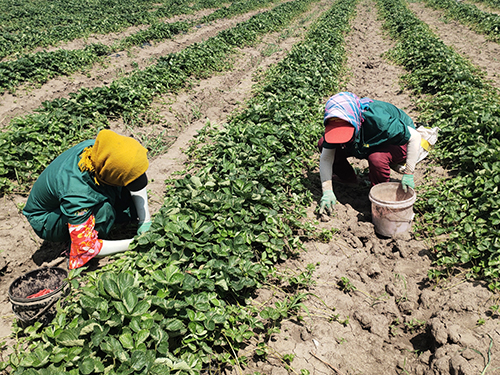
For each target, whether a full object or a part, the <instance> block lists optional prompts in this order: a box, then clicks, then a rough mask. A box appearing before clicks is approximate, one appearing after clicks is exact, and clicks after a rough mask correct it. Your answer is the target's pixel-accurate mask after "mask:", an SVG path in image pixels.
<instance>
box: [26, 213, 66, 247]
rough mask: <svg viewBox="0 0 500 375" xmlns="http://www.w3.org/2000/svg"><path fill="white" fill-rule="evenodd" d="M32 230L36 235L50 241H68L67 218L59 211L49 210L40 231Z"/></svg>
mask: <svg viewBox="0 0 500 375" xmlns="http://www.w3.org/2000/svg"><path fill="white" fill-rule="evenodd" d="M34 230H35V233H36V234H37V235H38V237H40V238H43V239H44V240H47V241H50V242H65V241H69V231H68V218H67V217H66V216H64V215H63V214H62V213H61V211H58V212H49V214H48V215H47V218H46V220H45V223H44V225H43V228H42V229H41V230H40V231H37V230H36V229H34Z"/></svg>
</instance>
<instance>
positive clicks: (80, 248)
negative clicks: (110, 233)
mask: <svg viewBox="0 0 500 375" xmlns="http://www.w3.org/2000/svg"><path fill="white" fill-rule="evenodd" d="M94 228H95V217H94V215H91V216H90V217H89V218H88V219H87V221H86V222H85V223H83V224H68V229H69V236H70V238H71V250H70V254H69V269H75V268H79V267H82V266H84V265H85V264H87V262H88V261H89V260H91V259H92V258H93V257H95V256H96V255H97V254H99V252H100V251H101V248H102V240H100V239H99V238H97V231H96V230H95V229H94Z"/></svg>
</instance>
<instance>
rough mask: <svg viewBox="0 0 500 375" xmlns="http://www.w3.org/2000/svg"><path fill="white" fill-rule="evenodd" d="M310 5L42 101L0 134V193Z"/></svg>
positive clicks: (222, 63) (224, 63)
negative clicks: (110, 120) (93, 85)
mask: <svg viewBox="0 0 500 375" xmlns="http://www.w3.org/2000/svg"><path fill="white" fill-rule="evenodd" d="M312 1H313V0H295V1H292V2H288V3H284V4H281V5H278V6H277V7H275V8H274V9H272V10H270V11H267V12H264V13H261V14H257V15H255V16H253V17H252V18H250V19H249V20H248V21H245V22H242V23H240V24H238V25H237V26H235V27H234V28H232V29H229V30H225V31H222V32H220V33H219V34H218V35H217V36H215V37H212V38H210V39H208V40H207V41H205V42H203V43H197V44H193V45H191V46H189V47H187V48H186V49H184V50H182V51H180V52H178V53H172V54H169V55H167V56H164V57H162V58H160V59H159V60H158V63H157V64H156V65H153V66H150V67H148V68H146V69H145V70H142V71H141V70H137V71H134V72H133V73H132V74H131V75H130V76H128V77H124V78H121V79H118V80H115V81H113V82H112V83H111V85H110V86H103V87H97V88H94V89H82V90H80V91H79V92H78V93H74V94H71V95H70V98H69V99H66V98H61V99H56V100H53V101H51V102H44V103H43V108H40V109H38V110H37V112H38V113H36V114H32V115H28V116H25V117H23V118H15V119H14V120H12V122H11V124H10V126H9V128H8V129H7V131H6V132H3V133H1V134H0V153H1V154H2V155H3V158H2V159H0V192H2V193H4V194H5V193H6V192H8V191H11V190H13V189H18V191H19V190H20V189H22V188H23V186H26V184H29V183H30V182H31V181H33V179H35V178H36V177H37V176H38V174H39V173H40V172H41V171H42V170H43V169H44V168H46V167H47V165H48V164H49V163H50V162H51V161H52V160H53V158H54V157H55V155H58V154H60V153H61V152H62V151H65V150H66V149H67V148H69V147H70V146H71V145H73V144H75V143H76V142H78V141H80V140H82V139H87V138H93V137H94V135H95V133H96V129H99V128H102V127H106V126H107V119H108V118H113V117H119V116H123V117H124V118H125V120H126V121H133V120H134V119H135V118H136V117H135V116H136V115H137V113H138V112H140V111H143V110H145V109H147V108H148V107H149V105H150V104H151V101H152V100H153V98H154V97H156V96H158V95H160V94H162V93H166V92H172V91H175V90H178V89H180V88H182V87H184V86H185V85H186V83H187V82H188V80H189V78H190V77H191V76H197V77H208V76H209V75H210V74H213V73H214V72H217V71H222V70H224V69H226V68H228V66H229V65H230V64H229V57H230V54H231V53H233V52H234V51H235V49H236V48H239V47H242V46H247V45H250V44H252V43H255V42H256V41H257V39H258V38H259V37H260V36H261V35H263V34H265V33H269V32H272V31H276V30H279V29H280V28H282V27H284V26H285V25H286V24H287V23H289V22H291V21H292V20H293V19H294V17H296V16H297V15H298V14H300V13H301V12H304V11H305V10H306V9H307V7H308V5H309V4H310V3H311V2H312Z"/></svg>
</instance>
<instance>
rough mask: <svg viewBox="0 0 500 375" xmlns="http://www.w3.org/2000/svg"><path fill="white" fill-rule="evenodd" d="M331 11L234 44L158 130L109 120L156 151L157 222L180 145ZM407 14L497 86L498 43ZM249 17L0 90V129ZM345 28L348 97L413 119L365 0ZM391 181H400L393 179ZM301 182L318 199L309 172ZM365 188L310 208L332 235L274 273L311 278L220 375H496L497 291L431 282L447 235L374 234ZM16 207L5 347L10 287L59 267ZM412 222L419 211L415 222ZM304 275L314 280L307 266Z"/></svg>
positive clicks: (4, 221) (170, 105) (7, 231)
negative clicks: (325, 210) (294, 309)
mask: <svg viewBox="0 0 500 375" xmlns="http://www.w3.org/2000/svg"><path fill="white" fill-rule="evenodd" d="M331 4H332V2H331V1H327V0H322V1H320V2H318V3H317V4H316V5H314V6H313V7H312V8H311V10H310V11H309V12H308V13H307V14H304V15H303V16H302V17H301V18H300V19H298V20H297V21H296V22H295V23H294V24H292V25H291V26H290V27H288V28H287V29H286V30H285V31H282V32H279V33H275V34H271V35H268V36H266V37H265V38H264V39H262V40H261V42H260V43H259V44H258V45H257V46H256V47H253V48H245V49H242V50H241V51H240V52H239V54H238V56H236V58H235V61H234V68H233V69H232V70H231V71H229V72H225V73H222V74H218V75H216V76H214V77H212V78H209V79H206V80H199V81H194V82H193V83H192V85H191V87H190V88H189V89H186V90H184V91H182V92H181V93H179V94H176V95H165V96H164V97H162V98H160V99H158V100H157V101H156V102H155V103H154V109H155V113H156V116H157V118H158V119H160V120H159V121H157V122H156V123H155V124H152V125H151V126H149V127H143V128H141V129H138V130H137V129H129V128H127V127H126V126H125V125H124V124H123V123H121V122H120V121H116V122H114V123H112V129H114V130H116V131H118V132H120V133H123V134H126V135H133V136H135V137H137V138H138V139H141V140H143V141H146V140H148V139H149V142H151V140H156V141H157V144H153V143H150V144H149V145H148V146H149V147H150V148H151V149H152V150H154V154H153V155H152V157H151V161H150V168H149V170H148V177H149V179H150V184H149V189H150V206H151V210H152V212H153V214H154V212H156V211H157V210H158V209H159V208H160V207H161V204H162V201H163V198H162V197H163V193H164V187H165V186H164V181H165V179H167V178H168V177H170V176H172V175H173V174H174V173H175V172H179V171H182V170H183V169H184V168H185V162H186V156H185V155H184V153H183V149H185V148H187V147H188V145H189V141H190V140H191V139H192V138H193V137H194V136H196V132H197V130H199V129H201V128H202V127H203V126H204V125H205V124H206V122H207V121H210V122H211V123H212V124H217V125H218V126H224V123H225V121H226V120H227V116H228V115H229V114H231V113H232V112H233V111H237V110H239V109H241V108H242V106H244V103H245V100H247V99H248V98H250V97H251V96H252V94H253V91H252V87H253V85H254V84H255V82H256V80H257V79H258V78H259V76H260V75H261V73H262V72H263V71H265V70H266V69H267V68H269V67H270V66H272V65H273V64H275V63H277V62H279V61H280V60H281V59H282V58H283V57H284V56H286V54H287V52H288V51H289V50H290V49H291V48H292V46H293V45H294V44H295V43H297V42H299V41H300V40H301V38H302V36H303V35H304V33H305V32H306V30H307V27H308V25H310V24H311V23H312V22H314V20H315V19H316V18H317V17H318V16H319V15H320V14H321V13H322V12H323V11H324V10H326V9H327V8H328V7H329V6H331ZM410 8H411V9H412V11H413V12H414V13H415V14H416V15H417V16H418V17H419V18H420V19H421V20H422V21H424V22H426V23H427V24H428V25H429V26H430V27H431V29H432V31H433V32H434V33H436V35H438V36H439V37H440V38H441V39H442V40H443V41H444V42H445V43H446V44H447V45H449V46H451V47H453V48H454V49H455V50H456V51H457V52H458V53H460V54H462V55H463V56H466V57H467V58H469V59H470V60H471V62H472V63H473V64H475V65H477V66H478V67H480V68H481V69H483V70H484V71H485V74H486V76H487V77H488V79H490V80H491V84H492V85H494V86H495V87H499V86H500V77H499V75H500V66H499V64H500V62H499V61H498V56H500V54H499V52H500V51H499V45H498V44H496V43H493V42H490V41H488V40H486V39H485V38H484V37H482V36H480V35H478V34H476V33H474V32H473V31H471V30H469V29H468V28H467V27H465V26H463V25H460V24H458V23H456V22H452V21H446V22H445V20H444V19H443V17H442V14H441V13H440V12H439V11H436V10H432V9H430V8H427V7H425V5H424V4H423V3H420V2H412V3H410ZM209 12H210V11H205V12H203V13H199V14H197V15H195V16H201V15H203V14H207V13H209ZM252 14H253V13H248V14H246V15H244V16H240V17H237V18H234V19H224V20H220V21H217V22H214V23H211V24H206V25H198V27H196V28H193V30H192V31H191V32H189V33H186V34H184V35H180V36H178V37H177V38H174V39H173V40H171V41H166V42H164V43H157V44H154V45H151V46H143V47H142V48H137V49H134V50H132V51H128V53H127V52H123V53H116V54H113V55H112V56H109V57H108V60H107V61H106V63H105V64H103V65H99V66H95V67H94V68H92V69H91V70H89V71H87V72H84V73H79V74H74V75H72V76H71V77H60V78H57V79H54V80H51V81H49V82H48V83H46V84H44V85H42V86H40V87H29V88H25V89H18V90H16V92H15V93H14V94H10V93H9V94H4V95H2V96H0V125H1V126H3V127H5V126H6V125H7V124H8V122H9V121H10V119H12V118H13V117H15V116H22V115H23V114H26V113H29V112H31V111H33V110H34V109H36V108H37V107H39V106H40V104H41V103H42V102H43V101H44V100H51V99H54V98H59V97H66V96H68V94H69V93H70V92H75V91H77V90H78V89H80V88H82V87H89V88H90V87H95V86H100V85H106V84H109V83H110V82H111V81H112V80H113V79H114V78H115V77H118V76H120V75H121V74H126V73H127V72H128V71H130V70H131V69H132V65H133V63H136V64H137V65H138V66H140V67H144V66H146V65H148V64H149V63H151V59H152V58H154V57H158V56H161V55H164V54H167V53H170V52H175V51H178V50H181V49H182V48H185V47H186V46H188V45H190V44H192V43H195V42H199V41H202V40H205V39H207V38H208V37H210V36H213V35H215V34H216V33H217V32H219V31H220V30H224V29H226V28H229V27H231V26H232V25H234V24H235V23H237V22H240V21H242V20H245V19H248V18H249V17H250V16H251V15H252ZM186 17H187V16H186ZM351 25H352V29H351V32H350V33H349V34H348V35H347V36H346V49H347V52H348V59H347V67H348V74H347V75H346V77H345V79H344V89H345V90H347V91H351V92H354V93H356V94H357V95H358V96H360V97H363V96H368V97H370V98H373V99H378V100H383V101H387V102H391V103H393V104H395V105H396V106H398V107H400V108H402V109H404V110H405V111H406V112H407V113H408V114H409V115H410V116H412V117H413V118H414V119H416V118H417V117H418V115H419V114H418V112H417V111H416V108H415V106H414V105H413V101H412V97H411V96H410V93H408V92H406V91H405V90H404V88H402V86H401V83H400V77H401V75H402V74H404V71H403V70H402V69H401V68H399V67H398V66H396V65H394V64H393V63H391V62H390V61H388V60H387V59H386V58H385V57H384V53H385V52H386V51H388V50H389V49H390V48H391V47H392V46H393V44H394V42H393V41H391V39H390V38H389V37H388V36H387V34H386V33H385V32H384V30H383V29H382V22H381V21H380V20H379V19H378V18H377V12H376V7H375V4H374V2H373V1H372V0H362V1H361V2H360V4H359V5H358V7H357V15H356V17H355V18H354V19H353V20H352V23H351ZM132 31H133V30H128V31H126V32H124V33H123V35H126V34H127V32H128V33H130V32H132ZM123 35H121V36H120V35H109V36H106V37H102V36H101V37H98V36H96V37H94V38H89V39H86V40H79V41H73V42H71V43H69V44H68V45H65V46H60V48H81V47H82V46H84V45H85V44H86V43H90V42H92V41H96V40H99V41H100V42H103V43H106V42H108V43H111V42H112V41H113V40H115V39H119V38H120V37H123ZM332 94H334V93H332ZM318 157H319V155H318ZM352 163H353V164H355V165H356V167H358V168H359V169H360V170H363V169H365V168H367V164H366V162H365V161H359V160H354V159H353V160H352ZM316 172H317V171H316ZM446 177H447V172H446V170H445V169H444V168H442V167H441V166H439V165H436V164H435V163H433V162H432V161H430V160H424V161H423V162H421V163H420V164H419V165H418V167H417V171H416V185H417V187H418V185H422V184H431V183H436V181H438V180H439V179H440V178H446ZM391 178H393V179H394V181H398V180H399V177H398V175H397V174H394V175H393V176H391ZM311 179H313V182H314V186H315V187H316V190H315V191H314V192H313V193H314V194H315V197H316V198H317V199H318V200H319V198H320V194H321V193H320V182H319V175H318V173H316V174H314V175H312V176H311ZM369 191H370V190H369V188H368V187H365V186H363V185H361V186H358V187H355V188H352V187H345V186H340V185H339V186H335V193H336V195H337V197H338V203H337V205H336V206H335V212H334V214H333V215H331V216H321V217H320V216H318V215H317V214H316V204H313V205H312V206H311V207H309V209H308V210H307V220H310V221H311V222H312V223H313V224H314V225H316V226H317V227H318V229H320V230H324V231H325V233H331V234H332V235H331V236H325V238H322V239H318V240H317V241H309V242H307V243H305V244H304V247H305V249H306V251H304V252H302V253H301V254H300V256H299V257H298V258H296V259H291V260H288V261H286V262H285V263H283V264H281V265H279V266H278V270H277V275H298V274H300V273H302V274H303V275H309V276H308V283H309V288H308V290H307V291H306V292H305V293H306V295H305V296H304V299H303V300H301V303H303V309H302V312H301V314H300V315H301V316H300V317H299V316H298V317H295V318H292V319H287V320H285V321H284V322H282V324H281V326H280V327H277V328H279V330H276V332H275V333H273V334H272V335H271V336H270V337H269V338H268V341H267V343H266V344H267V355H266V356H260V357H258V356H256V355H255V349H256V345H257V344H258V343H257V342H256V341H250V342H249V343H248V346H247V347H246V348H245V349H243V350H242V351H241V352H240V353H238V355H239V356H246V357H247V358H248V362H247V363H246V364H245V365H241V366H239V367H236V368H233V369H232V370H225V373H226V374H227V375H238V374H254V373H261V374H272V375H285V374H290V373H293V374H299V373H301V372H302V373H307V371H308V372H309V373H310V374H311V375H326V374H343V375H347V374H352V375H354V374H370V375H379V374H380V375H392V374H415V375H424V374H425V375H431V374H436V375H448V374H449V375H459V374H462V375H479V374H481V375H482V374H500V350H499V347H498V345H499V343H500V327H499V324H498V322H499V316H498V314H497V313H495V312H494V311H492V310H491V309H490V307H491V306H493V305H498V296H497V295H496V294H493V293H492V292H491V291H490V290H489V289H488V288H487V285H486V284H485V283H483V282H481V281H473V280H468V279H466V278H465V273H466V270H464V272H463V273H458V274H456V275H455V276H452V277H450V278H448V279H446V280H442V281H440V282H439V283H437V282H435V281H430V280H429V279H428V276H427V271H428V270H429V269H430V268H431V264H432V260H433V254H432V248H433V246H434V245H435V244H436V241H439V240H443V239H435V238H434V239H433V238H426V236H425V235H424V234H422V233H423V232H420V234H418V233H417V232H416V231H410V232H409V233H405V234H402V235H399V236H396V237H393V238H385V237H382V236H379V235H377V234H376V233H375V231H374V225H373V224H372V221H371V202H370V200H369ZM417 192H418V189H417ZM26 199H27V197H25V196H17V195H9V196H5V197H3V198H2V200H1V201H0V301H1V304H0V341H4V340H6V341H7V342H8V344H10V345H11V344H13V340H12V338H10V337H9V334H10V329H11V328H10V327H11V323H12V320H13V319H14V314H13V312H12V310H11V305H10V303H9V300H8V288H9V286H10V284H11V283H12V282H13V281H14V280H15V279H16V278H17V277H19V276H21V275H22V274H24V273H26V272H28V271H30V270H33V269H36V268H39V267H45V266H60V267H66V258H65V257H64V255H62V253H63V252H64V250H65V248H64V245H63V244H49V243H45V242H43V241H42V240H40V239H39V238H37V236H36V235H35V234H34V232H33V231H32V230H31V228H30V226H29V224H28V222H27V221H26V219H25V218H24V217H23V215H22V214H20V211H19V207H22V205H23V203H24V202H25V201H26ZM417 199H418V194H417ZM418 220H419V213H418V212H416V217H415V220H414V221H415V223H418ZM108 261H112V260H106V259H104V260H101V265H102V264H104V263H105V262H108ZM99 266H100V265H99V264H97V265H96V267H99ZM312 269H314V272H312V273H308V272H307V270H312ZM285 297H286V294H285V292H284V291H283V290H282V289H280V288H279V281H276V283H274V284H273V283H270V284H269V285H267V286H265V287H263V288H261V289H259V290H258V291H257V297H256V298H255V300H254V301H253V303H255V304H258V305H259V306H264V305H273V304H274V302H276V301H279V300H283V299H284V298H285ZM7 351H8V349H7ZM3 354H4V355H5V354H6V353H3ZM306 370H307V371H306Z"/></svg>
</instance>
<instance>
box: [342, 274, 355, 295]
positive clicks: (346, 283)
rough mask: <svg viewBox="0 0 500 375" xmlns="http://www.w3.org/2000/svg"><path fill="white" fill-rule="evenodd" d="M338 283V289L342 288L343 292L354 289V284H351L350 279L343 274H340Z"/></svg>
mask: <svg viewBox="0 0 500 375" xmlns="http://www.w3.org/2000/svg"><path fill="white" fill-rule="evenodd" d="M338 285H339V288H340V290H342V291H343V292H344V293H349V292H352V291H354V290H356V287H355V286H354V284H352V283H351V281H350V280H349V279H348V278H347V277H345V276H342V277H341V278H340V280H339V282H338Z"/></svg>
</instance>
